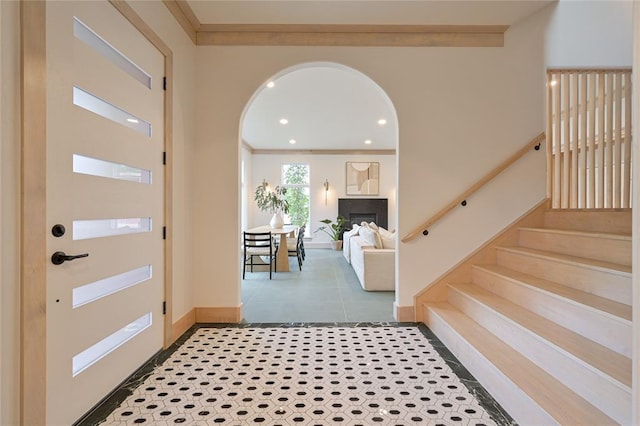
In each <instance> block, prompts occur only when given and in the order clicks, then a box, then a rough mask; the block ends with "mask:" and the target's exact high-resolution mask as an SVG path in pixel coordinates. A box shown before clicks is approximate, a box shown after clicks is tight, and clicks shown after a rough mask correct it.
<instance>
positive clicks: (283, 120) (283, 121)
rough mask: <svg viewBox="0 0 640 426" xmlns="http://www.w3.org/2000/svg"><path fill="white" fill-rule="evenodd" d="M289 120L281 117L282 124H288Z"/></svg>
mask: <svg viewBox="0 0 640 426" xmlns="http://www.w3.org/2000/svg"><path fill="white" fill-rule="evenodd" d="M288 122H289V120H287V119H286V118H281V119H280V124H287V123H288Z"/></svg>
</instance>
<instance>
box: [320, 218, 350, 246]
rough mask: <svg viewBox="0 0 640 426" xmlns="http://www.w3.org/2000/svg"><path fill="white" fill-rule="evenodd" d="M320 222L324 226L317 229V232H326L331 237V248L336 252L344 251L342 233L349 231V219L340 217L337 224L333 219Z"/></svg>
mask: <svg viewBox="0 0 640 426" xmlns="http://www.w3.org/2000/svg"><path fill="white" fill-rule="evenodd" d="M320 222H322V223H324V225H323V226H321V227H319V228H318V229H316V230H315V232H318V231H320V232H324V233H325V234H327V235H328V236H329V237H331V247H332V248H333V249H334V250H342V233H343V232H344V231H345V230H346V229H347V223H348V222H347V219H345V218H344V217H342V216H338V217H337V218H336V221H335V223H334V222H333V221H332V220H331V219H324V220H321V221H320Z"/></svg>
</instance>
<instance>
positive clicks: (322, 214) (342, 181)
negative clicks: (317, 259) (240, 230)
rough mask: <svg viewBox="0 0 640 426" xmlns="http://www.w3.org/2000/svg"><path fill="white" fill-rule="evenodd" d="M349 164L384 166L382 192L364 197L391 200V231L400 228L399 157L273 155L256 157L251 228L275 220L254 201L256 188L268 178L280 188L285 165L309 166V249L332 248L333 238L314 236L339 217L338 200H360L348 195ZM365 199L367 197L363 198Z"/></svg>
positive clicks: (322, 235) (250, 187)
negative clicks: (326, 184)
mask: <svg viewBox="0 0 640 426" xmlns="http://www.w3.org/2000/svg"><path fill="white" fill-rule="evenodd" d="M347 161H367V162H369V161H371V162H378V163H380V192H379V195H373V196H370V197H364V198H387V199H388V200H389V225H388V226H389V228H390V229H395V228H396V214H395V210H396V209H395V202H396V197H395V193H396V163H395V161H396V157H395V155H320V154H318V155H316V154H313V155H311V154H299V155H295V154H294V155H291V154H289V155H269V154H254V155H253V167H252V174H253V179H252V181H251V183H250V185H249V188H248V189H249V192H250V195H251V197H249V198H250V203H249V210H250V217H251V221H250V226H259V225H264V224H266V223H268V222H269V220H270V219H271V217H270V215H269V214H268V213H267V212H262V211H260V210H259V209H258V207H257V206H256V203H255V201H253V196H252V195H253V193H254V192H255V188H256V187H257V186H258V185H260V184H261V183H262V180H263V179H266V180H267V182H269V183H270V184H272V185H274V186H275V185H280V179H281V178H280V176H281V166H282V164H289V163H303V164H308V165H309V168H310V185H309V190H310V195H311V222H310V224H309V226H308V228H309V229H310V231H311V235H310V237H311V238H312V240H311V241H309V242H305V246H306V247H309V248H312V247H314V246H316V245H317V244H318V243H320V245H319V247H329V236H328V235H326V234H324V233H314V232H313V231H315V230H316V229H317V228H318V227H319V226H321V225H322V224H321V223H319V221H320V220H322V219H331V220H334V221H335V219H336V217H337V216H338V198H358V197H353V196H347V195H346V194H345V192H346V162H347ZM325 179H327V180H329V193H328V194H327V195H328V196H327V204H326V205H325V200H324V199H325V190H324V186H323V184H324V181H325ZM360 198H363V197H360Z"/></svg>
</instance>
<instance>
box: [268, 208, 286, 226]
mask: <svg viewBox="0 0 640 426" xmlns="http://www.w3.org/2000/svg"><path fill="white" fill-rule="evenodd" d="M269 226H271V227H272V228H276V229H280V228H282V227H283V226H284V217H283V216H282V212H280V211H277V212H275V213H274V214H273V217H271V221H270V222H269Z"/></svg>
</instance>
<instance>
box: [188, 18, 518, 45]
mask: <svg viewBox="0 0 640 426" xmlns="http://www.w3.org/2000/svg"><path fill="white" fill-rule="evenodd" d="M508 28H509V26H506V25H315V24H303V25H297V24H267V25H254V24H202V25H201V26H200V30H198V31H197V41H196V44H197V45H199V46H361V47H370V46H371V47H373V46H376V47H436V46H437V47H503V46H504V33H505V31H506V30H507V29H508Z"/></svg>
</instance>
